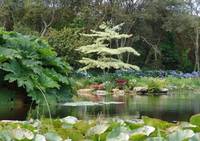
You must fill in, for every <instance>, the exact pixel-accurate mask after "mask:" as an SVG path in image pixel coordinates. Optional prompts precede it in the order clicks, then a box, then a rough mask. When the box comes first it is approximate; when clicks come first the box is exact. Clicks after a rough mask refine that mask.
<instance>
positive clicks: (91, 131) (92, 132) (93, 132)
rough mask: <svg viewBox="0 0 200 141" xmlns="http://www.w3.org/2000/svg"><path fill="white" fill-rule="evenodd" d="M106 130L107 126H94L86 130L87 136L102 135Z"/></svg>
mask: <svg viewBox="0 0 200 141" xmlns="http://www.w3.org/2000/svg"><path fill="white" fill-rule="evenodd" d="M108 128H109V125H107V124H102V125H96V126H94V127H92V128H90V129H89V130H88V132H87V136H92V135H100V134H103V133H104V132H105V131H106V130H107V129H108Z"/></svg>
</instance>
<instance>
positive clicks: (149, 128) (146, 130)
mask: <svg viewBox="0 0 200 141" xmlns="http://www.w3.org/2000/svg"><path fill="white" fill-rule="evenodd" d="M154 131H155V128H154V127H152V126H143V127H140V128H138V129H136V130H134V131H133V132H134V133H133V134H144V135H146V136H149V135H150V134H151V133H153V132H154Z"/></svg>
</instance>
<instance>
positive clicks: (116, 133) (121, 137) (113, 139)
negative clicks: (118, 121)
mask: <svg viewBox="0 0 200 141" xmlns="http://www.w3.org/2000/svg"><path fill="white" fill-rule="evenodd" d="M129 136H130V131H129V129H128V128H126V127H120V126H119V127H116V128H114V129H112V131H111V132H110V133H109V134H108V135H107V139H106V141H128V140H129Z"/></svg>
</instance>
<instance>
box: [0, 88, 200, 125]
mask: <svg viewBox="0 0 200 141" xmlns="http://www.w3.org/2000/svg"><path fill="white" fill-rule="evenodd" d="M1 99H2V98H1ZM3 99H4V100H1V102H0V120H2V119H4V120H5V119H6V120H8V119H9V120H25V119H26V118H28V117H34V118H40V117H41V116H45V117H48V116H49V114H48V110H47V107H46V106H45V105H40V106H34V107H31V106H30V105H27V104H23V102H20V100H18V99H17V98H16V96H15V95H13V99H16V100H14V101H12V100H11V99H10V97H6V96H5V95H4V97H3ZM103 101H104V102H106V101H108V102H110V101H115V102H120V103H118V104H117V103H110V104H109V103H107V104H100V105H87V104H86V105H85V104H84V105H81V104H80V105H70V104H68V106H63V105H50V110H51V116H52V117H54V118H58V117H60V118H62V117H66V116H76V117H78V118H79V119H92V118H96V117H120V118H140V117H141V116H149V117H153V118H159V119H162V120H166V121H172V122H173V121H178V120H181V121H188V120H189V118H190V116H191V115H194V114H196V113H200V92H198V91H197V92H192V91H176V92H171V93H170V94H169V95H162V96H138V95H136V96H121V97H115V98H111V97H107V98H103Z"/></svg>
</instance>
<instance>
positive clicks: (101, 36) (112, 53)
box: [77, 23, 140, 71]
mask: <svg viewBox="0 0 200 141" xmlns="http://www.w3.org/2000/svg"><path fill="white" fill-rule="evenodd" d="M122 26H123V23H122V24H119V25H117V26H114V27H111V26H109V25H108V24H106V23H103V24H102V25H100V26H99V29H100V31H95V30H91V32H92V33H91V34H82V35H83V36H86V37H90V38H95V40H94V41H93V44H90V45H86V46H81V47H79V48H78V49H77V50H79V51H80V52H82V53H84V54H85V55H88V54H93V55H94V56H95V59H93V58H86V57H84V58H82V59H81V60H80V63H82V64H84V65H85V67H83V68H81V69H79V70H80V71H86V70H89V69H93V68H100V69H102V70H105V69H110V68H114V69H129V68H131V69H136V70H139V67H137V66H136V65H132V64H128V63H124V62H123V61H121V60H120V57H119V56H120V55H121V54H124V53H132V54H134V55H136V56H139V55H140V54H139V53H138V52H137V51H136V50H135V49H134V48H132V47H114V48H111V47H110V44H111V41H113V40H115V41H116V40H119V39H124V38H130V37H131V36H132V35H128V34H120V33H119V32H118V31H119V30H121V27H122ZM116 58H118V59H116Z"/></svg>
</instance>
